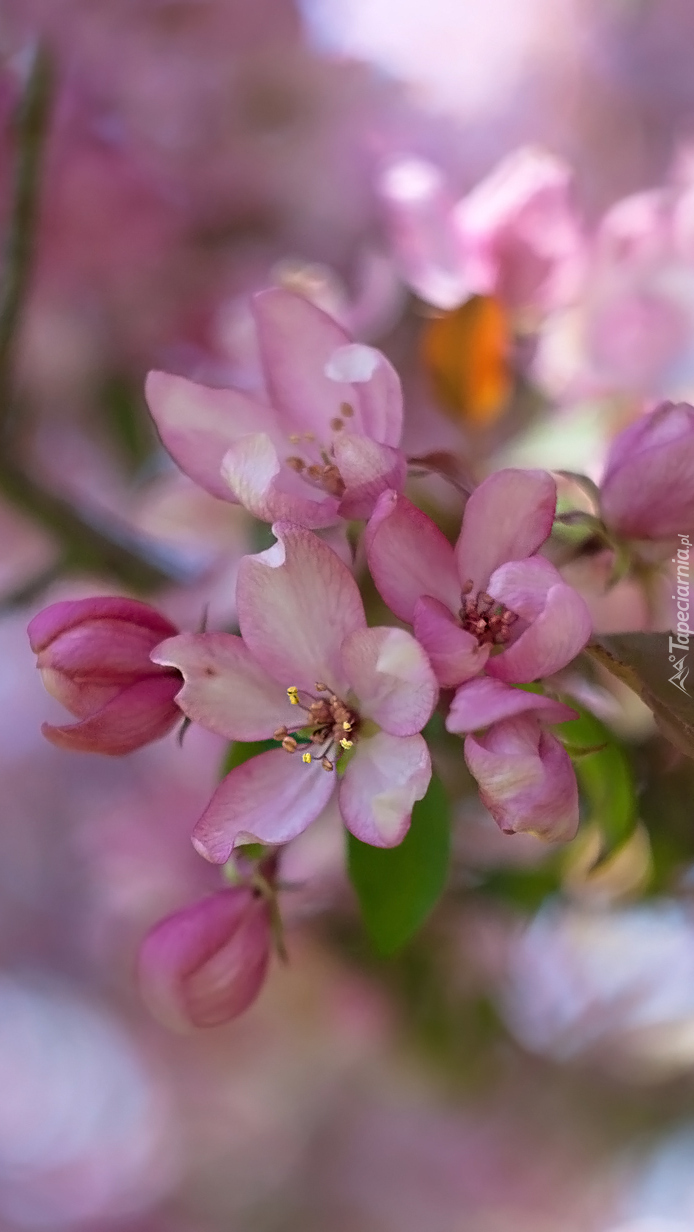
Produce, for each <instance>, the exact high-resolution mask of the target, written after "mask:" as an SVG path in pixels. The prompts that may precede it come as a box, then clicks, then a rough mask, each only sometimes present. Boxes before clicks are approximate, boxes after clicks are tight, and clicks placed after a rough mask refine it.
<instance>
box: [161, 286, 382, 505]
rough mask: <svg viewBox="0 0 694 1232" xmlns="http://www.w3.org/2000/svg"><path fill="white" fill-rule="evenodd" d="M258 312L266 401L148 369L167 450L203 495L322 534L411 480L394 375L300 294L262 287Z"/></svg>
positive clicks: (374, 353)
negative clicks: (319, 530) (407, 475)
mask: <svg viewBox="0 0 694 1232" xmlns="http://www.w3.org/2000/svg"><path fill="white" fill-rule="evenodd" d="M252 307H253V315H254V318H255V324H256V329H257V334H258V344H259V348H260V356H261V360H262V366H263V372H264V378H265V385H266V393H267V401H263V400H261V399H260V398H256V397H251V396H250V395H249V394H247V393H242V392H241V391H240V390H235V389H208V388H206V387H205V386H203V385H196V384H195V383H194V382H192V381H188V380H185V379H184V378H183V377H180V376H171V375H169V374H167V373H165V372H151V373H150V374H149V377H148V378H147V387H146V393H147V400H148V403H149V407H150V410H151V412H152V415H153V416H154V419H155V422H156V424H157V428H158V430H159V434H160V436H161V439H162V441H163V443H164V445H165V446H166V448H167V449H168V451H169V453H170V454H171V456H172V457H173V458H174V459H175V461H176V462H177V463H178V465H179V466H180V467H181V469H182V470H184V471H185V472H186V474H188V475H190V477H191V479H194V480H195V482H196V483H199V484H200V485H201V487H203V488H206V489H207V491H208V492H211V493H212V495H213V496H218V497H221V498H222V499H223V500H231V501H237V502H239V503H240V504H242V505H245V507H246V508H247V509H248V510H250V512H251V513H253V514H255V516H256V517H257V518H260V519H261V520H263V521H267V522H272V521H274V520H276V519H283V518H288V519H291V520H293V521H297V522H299V523H301V525H303V526H309V527H313V528H318V527H323V526H331V525H333V524H334V523H335V522H336V521H338V520H339V519H340V518H342V517H345V518H362V517H368V516H369V514H370V513H371V511H372V509H373V507H374V504H375V502H376V499H377V497H378V496H379V495H380V493H381V492H382V491H384V489H386V488H398V489H399V488H401V487H402V485H403V483H404V481H405V473H406V463H405V458H404V455H403V454H402V453H401V452H400V450H399V448H398V446H399V443H400V435H401V430H402V393H401V389H400V381H399V379H398V376H397V374H396V372H395V370H394V369H393V368H392V366H391V365H390V364H389V363H388V361H387V359H386V358H385V357H384V356H383V355H382V354H381V353H380V352H379V351H376V350H374V349H373V347H368V346H363V345H361V344H359V343H353V342H352V341H351V339H350V338H349V336H348V335H347V334H346V333H345V332H344V330H343V329H342V328H341V327H340V326H339V325H338V324H337V322H336V321H334V320H333V319H332V317H329V316H327V315H326V313H324V312H322V311H321V310H320V308H316V307H315V305H314V304H311V303H310V302H309V301H308V300H307V299H304V298H303V296H301V295H296V294H294V293H293V292H291V291H285V290H282V289H273V290H269V291H263V292H261V293H260V294H259V295H256V296H254V298H253V304H252Z"/></svg>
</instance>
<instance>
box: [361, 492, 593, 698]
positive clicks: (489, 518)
mask: <svg viewBox="0 0 694 1232" xmlns="http://www.w3.org/2000/svg"><path fill="white" fill-rule="evenodd" d="M555 505H556V487H555V483H554V480H553V479H552V478H551V476H550V475H548V474H547V473H546V472H544V471H520V470H503V471H497V472H496V473H495V474H493V475H490V476H489V478H487V479H485V480H484V482H483V483H481V484H480V486H479V487H478V488H477V489H476V490H475V492H473V494H472V496H471V497H470V498H469V500H468V503H467V507H466V509H465V515H464V517H463V524H462V527H461V531H460V536H459V538H458V542H457V544H456V546H455V548H453V547H452V546H451V544H450V543H449V542H448V540H447V539H446V538H445V536H444V535H443V533H442V532H441V531H440V530H439V528H438V527H437V526H436V525H435V524H434V522H432V521H431V519H430V518H428V517H427V516H426V514H424V513H422V511H421V510H420V509H417V508H416V507H415V506H414V505H412V504H411V503H410V501H408V500H407V499H406V498H405V497H404V496H399V495H398V494H397V493H395V492H386V493H384V495H383V496H382V497H381V498H380V500H379V502H378V505H377V507H376V510H375V513H374V515H373V517H372V518H371V520H370V522H369V525H368V527H367V532H366V545H367V554H368V559H369V566H370V568H371V573H372V575H373V578H374V581H375V583H376V586H377V587H378V590H379V591H380V593H381V595H382V596H383V598H384V599H385V601H386V603H387V604H388V605H389V607H390V608H392V610H393V612H395V614H396V616H399V617H400V619H401V620H404V621H407V623H408V624H412V625H413V626H414V632H415V636H416V637H417V640H418V641H419V642H420V643H421V645H422V646H423V647H424V649H425V650H426V652H427V654H428V656H429V659H430V661H431V664H432V667H433V668H434V671H435V672H436V676H437V678H438V681H439V684H441V685H443V686H444V687H454V686H456V685H460V684H462V683H463V682H464V681H466V680H470V679H471V678H472V677H473V676H476V675H478V674H479V673H480V672H482V671H486V672H487V673H488V674H489V675H490V676H494V677H496V679H498V680H504V681H508V682H528V681H531V680H537V679H539V678H540V677H542V676H548V675H551V674H552V673H553V672H556V671H559V670H560V669H561V668H562V667H565V666H566V665H567V663H570V662H571V660H572V659H573V658H574V657H575V656H576V655H577V654H578V652H579V651H580V650H581V649H582V648H583V646H584V645H585V643H586V642H587V640H588V638H589V636H590V632H591V621H590V615H589V612H588V609H587V607H586V605H585V603H584V601H583V599H582V598H581V597H580V595H578V594H577V593H576V591H574V590H573V588H572V587H571V586H567V585H566V583H565V582H564V581H563V580H562V578H561V576H560V574H559V573H558V572H557V570H556V569H555V568H554V566H553V565H552V564H550V562H549V561H548V560H545V558H544V557H542V556H538V555H536V553H537V550H538V548H540V547H541V545H542V544H543V543H544V541H545V539H546V538H547V537H548V535H549V533H550V531H551V529H552V521H553V518H554V512H555ZM496 651H498V652H499V653H494V652H496Z"/></svg>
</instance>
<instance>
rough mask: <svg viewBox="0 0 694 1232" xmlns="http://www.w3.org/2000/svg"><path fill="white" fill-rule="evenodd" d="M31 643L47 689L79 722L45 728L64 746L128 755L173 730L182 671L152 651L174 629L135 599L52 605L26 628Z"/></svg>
mask: <svg viewBox="0 0 694 1232" xmlns="http://www.w3.org/2000/svg"><path fill="white" fill-rule="evenodd" d="M28 632H29V641H30V643H31V648H32V650H33V651H34V653H35V654H36V655H37V667H38V668H39V670H40V672H41V675H42V677H43V683H44V684H45V686H46V688H47V690H48V692H49V693H50V694H51V695H52V696H53V697H56V698H57V699H58V701H60V702H62V704H63V705H64V706H66V707H67V709H68V710H69V711H70V712H71V713H72V714H74V715H75V716H76V717H77V718H78V719H79V720H80V721H79V722H78V723H72V724H69V725H68V726H66V727H54V726H53V725H52V724H50V723H44V725H43V728H42V731H43V734H44V736H46V738H47V739H48V740H50V741H51V743H52V744H56V745H58V747H59V748H64V749H74V750H76V751H78V752H80V751H81V752H90V753H111V754H120V753H130V752H132V750H133V749H138V748H140V747H141V746H142V745H143V744H149V743H150V741H152V740H158V739H159V737H160V736H165V735H166V733H167V732H169V731H170V730H171V728H172V727H173V726H174V724H175V723H176V721H177V720H178V719H180V717H181V712H180V710H179V709H178V707H177V705H176V703H175V701H174V698H175V696H176V693H177V692H178V690H179V688H180V687H181V680H180V676H179V674H178V672H176V671H172V670H171V669H170V668H164V669H162V668H161V667H160V666H158V665H157V664H155V663H152V661H151V659H150V653H151V651H152V650H153V649H154V647H155V646H157V645H158V643H159V642H161V641H163V640H164V638H167V637H171V636H172V635H173V634H175V633H177V632H178V630H177V629H176V626H175V625H173V624H172V623H171V621H170V620H167V619H166V617H165V616H162V615H161V614H160V613H159V612H157V611H155V609H154V608H152V607H149V606H148V605H147V604H146V603H138V602H137V601H136V600H135V599H120V598H111V597H108V598H94V599H77V600H74V601H69V600H68V601H66V602H62V603H53V604H52V605H51V606H50V607H47V608H45V609H44V610H43V611H42V612H39V614H38V616H35V617H34V619H33V620H32V621H31V622H30V624H29V629H28Z"/></svg>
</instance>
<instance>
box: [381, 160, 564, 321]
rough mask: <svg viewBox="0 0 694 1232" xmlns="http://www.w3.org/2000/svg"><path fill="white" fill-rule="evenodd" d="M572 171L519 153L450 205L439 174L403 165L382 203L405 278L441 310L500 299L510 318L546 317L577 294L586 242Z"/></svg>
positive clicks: (388, 175)
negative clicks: (472, 299)
mask: <svg viewBox="0 0 694 1232" xmlns="http://www.w3.org/2000/svg"><path fill="white" fill-rule="evenodd" d="M571 178H572V176H571V170H570V168H569V167H568V166H567V164H566V163H564V162H562V161H561V160H560V159H558V158H555V157H554V156H553V155H551V154H549V153H547V152H546V151H544V150H540V149H534V148H531V147H526V148H523V149H520V150H516V151H515V152H514V153H513V154H511V155H509V156H508V157H507V158H505V159H503V161H502V162H501V163H499V165H498V166H497V167H496V168H495V169H494V170H493V171H492V172H491V173H490V174H489V175H488V176H487V177H486V178H485V179H484V180H482V181H481V182H480V183H479V184H478V185H477V186H476V187H475V188H474V189H473V190H472V191H471V192H470V193H468V194H467V196H465V197H463V198H462V199H461V200H460V201H459V202H458V203H457V204H455V205H452V204H451V203H450V202H449V200H448V199H447V196H446V192H445V188H444V186H443V184H442V181H441V176H440V174H439V172H438V171H437V169H436V168H435V167H433V166H430V165H429V164H426V163H423V162H421V161H420V160H413V159H406V160H402V161H401V162H399V163H396V164H394V165H392V166H391V167H389V168H387V170H386V171H385V173H384V175H383V177H382V179H381V194H382V196H383V198H384V201H385V203H386V207H387V209H388V213H389V217H390V224H391V233H392V236H393V242H394V245H395V248H396V251H397V252H398V255H399V258H400V263H401V266H402V268H403V271H404V273H405V276H406V277H407V278H408V280H409V281H410V283H411V285H413V286H414V288H415V290H417V291H418V292H419V293H420V294H421V295H423V296H424V297H425V298H426V299H428V300H429V301H430V302H431V303H434V304H436V305H437V306H438V307H441V308H451V307H454V306H455V304H456V303H462V301H463V300H465V299H466V298H467V297H468V296H469V295H472V294H481V295H496V296H498V297H499V298H500V299H501V300H503V302H504V303H505V304H506V306H507V307H508V308H509V309H511V311H514V312H515V311H521V312H522V311H526V310H528V309H533V310H535V311H540V312H545V311H547V310H548V309H550V308H553V307H556V306H557V305H558V304H561V303H563V302H565V301H566V299H567V298H568V297H569V295H570V294H571V293H572V291H573V288H574V284H575V281H576V277H577V274H578V271H579V267H580V264H581V257H582V239H581V233H580V229H579V225H578V221H577V217H576V214H575V211H574V208H573V206H572V203H571V199H570V190H571Z"/></svg>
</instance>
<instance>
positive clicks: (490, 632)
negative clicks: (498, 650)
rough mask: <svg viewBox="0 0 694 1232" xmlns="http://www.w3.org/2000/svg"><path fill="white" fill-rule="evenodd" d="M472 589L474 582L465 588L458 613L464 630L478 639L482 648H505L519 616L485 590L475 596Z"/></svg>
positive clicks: (467, 584) (468, 583) (467, 583)
mask: <svg viewBox="0 0 694 1232" xmlns="http://www.w3.org/2000/svg"><path fill="white" fill-rule="evenodd" d="M472 588H473V583H472V582H466V583H465V585H464V586H463V591H462V596H461V597H462V600H463V604H462V607H461V608H460V611H459V613H458V615H459V616H460V623H461V625H462V627H463V629H465V632H466V633H471V634H472V636H473V637H476V638H477V642H478V644H479V645H480V646H503V645H504V644H505V643H506V642H507V641H508V639H509V637H510V636H511V625H512V624H513V623H514V621H516V620H517V619H518V616H517V615H516V613H515V612H512V611H511V610H510V608H507V607H505V605H504V604H503V603H497V601H496V600H495V599H492V596H491V595H488V594H487V593H486V592H485V591H483V590H482V591H480V592H479V593H478V594H476V595H473V594H472Z"/></svg>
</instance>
